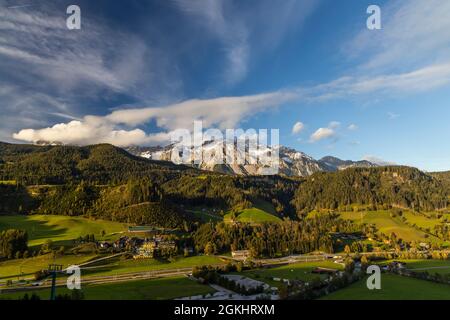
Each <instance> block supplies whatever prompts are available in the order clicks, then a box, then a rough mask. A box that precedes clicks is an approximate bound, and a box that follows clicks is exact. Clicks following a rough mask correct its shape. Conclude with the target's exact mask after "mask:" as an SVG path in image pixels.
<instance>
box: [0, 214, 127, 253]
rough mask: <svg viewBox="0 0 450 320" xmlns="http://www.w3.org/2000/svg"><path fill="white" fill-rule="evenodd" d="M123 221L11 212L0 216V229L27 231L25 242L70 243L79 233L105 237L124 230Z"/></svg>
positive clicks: (32, 243) (30, 244)
mask: <svg viewBox="0 0 450 320" xmlns="http://www.w3.org/2000/svg"><path fill="white" fill-rule="evenodd" d="M127 228H128V225H127V224H123V223H119V222H112V221H106V220H91V219H87V218H82V217H70V216H53V215H11V216H0V231H1V230H6V229H22V230H26V231H27V233H28V239H29V242H28V245H29V246H30V247H33V246H39V245H41V244H43V243H44V242H45V241H47V240H52V241H53V242H54V244H55V245H71V244H72V241H73V240H75V239H77V238H78V237H80V236H85V235H87V234H94V235H95V237H96V238H97V239H98V238H100V237H101V232H102V231H105V232H106V237H105V238H106V239H109V238H111V237H114V235H115V234H117V233H120V232H126V231H127Z"/></svg>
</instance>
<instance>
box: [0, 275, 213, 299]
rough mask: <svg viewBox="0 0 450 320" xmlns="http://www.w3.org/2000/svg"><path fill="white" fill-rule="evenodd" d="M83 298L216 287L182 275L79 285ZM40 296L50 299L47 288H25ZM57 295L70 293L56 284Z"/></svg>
mask: <svg viewBox="0 0 450 320" xmlns="http://www.w3.org/2000/svg"><path fill="white" fill-rule="evenodd" d="M81 290H82V292H83V295H84V299H85V300H163V299H175V298H181V297H185V296H192V295H204V294H208V293H213V292H214V291H215V290H214V289H212V288H211V287H209V286H206V285H203V284H199V283H197V282H195V281H192V280H189V279H188V278H185V277H173V278H161V279H152V280H139V281H128V282H120V283H113V284H98V285H97V284H96V285H87V286H85V287H83V285H82V288H81ZM27 293H28V295H31V294H32V293H35V294H37V295H38V296H39V297H40V298H41V299H43V300H44V299H49V297H50V289H37V290H33V291H28V292H27ZM56 294H57V295H58V294H69V295H70V294H71V291H70V290H68V289H67V288H64V287H58V288H57V290H56ZM24 295H25V292H15V293H4V294H1V293H0V299H20V298H22V297H23V296H24Z"/></svg>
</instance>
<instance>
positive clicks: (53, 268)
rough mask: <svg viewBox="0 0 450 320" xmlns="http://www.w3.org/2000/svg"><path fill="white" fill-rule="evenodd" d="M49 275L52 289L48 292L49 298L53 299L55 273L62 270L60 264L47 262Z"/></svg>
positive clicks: (54, 295) (54, 293)
mask: <svg viewBox="0 0 450 320" xmlns="http://www.w3.org/2000/svg"><path fill="white" fill-rule="evenodd" d="M47 271H48V272H49V273H50V275H51V276H52V289H51V292H50V300H55V298H56V275H57V274H58V273H61V272H62V265H61V264H49V265H48V270H47Z"/></svg>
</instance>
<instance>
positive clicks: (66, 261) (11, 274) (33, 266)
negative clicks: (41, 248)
mask: <svg viewBox="0 0 450 320" xmlns="http://www.w3.org/2000/svg"><path fill="white" fill-rule="evenodd" d="M96 257H97V256H96V255H95V254H87V255H72V254H71V255H65V256H57V257H55V258H53V257H52V255H51V254H45V255H42V256H37V257H32V258H27V259H14V260H5V261H2V262H0V283H2V282H5V281H7V280H9V279H13V280H18V279H19V278H22V279H23V278H28V279H29V278H31V276H32V275H33V274H34V273H35V272H37V271H40V270H43V269H47V267H48V265H49V264H52V263H56V264H61V265H62V266H63V268H67V267H68V266H70V265H74V264H81V263H84V262H87V261H90V260H93V259H95V258H96Z"/></svg>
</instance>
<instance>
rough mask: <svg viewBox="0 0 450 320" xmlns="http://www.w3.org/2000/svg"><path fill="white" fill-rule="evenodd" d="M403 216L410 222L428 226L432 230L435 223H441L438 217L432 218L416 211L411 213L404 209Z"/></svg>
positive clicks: (424, 226)
mask: <svg viewBox="0 0 450 320" xmlns="http://www.w3.org/2000/svg"><path fill="white" fill-rule="evenodd" d="M403 216H404V217H405V218H406V220H407V221H408V222H409V223H411V224H416V225H417V226H419V227H422V228H429V229H430V230H431V231H432V230H433V228H434V226H435V225H438V224H440V223H442V221H440V220H439V219H432V218H430V217H428V216H427V215H422V214H418V213H413V212H411V211H404V212H403Z"/></svg>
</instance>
